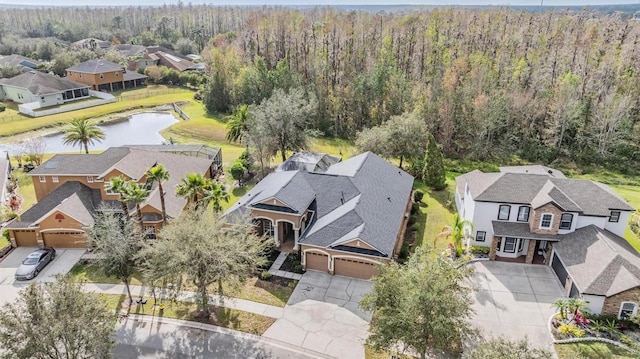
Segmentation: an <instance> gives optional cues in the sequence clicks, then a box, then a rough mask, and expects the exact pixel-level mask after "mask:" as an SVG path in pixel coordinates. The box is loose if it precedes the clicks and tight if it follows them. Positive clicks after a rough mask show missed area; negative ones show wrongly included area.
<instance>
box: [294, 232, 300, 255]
mask: <svg viewBox="0 0 640 359" xmlns="http://www.w3.org/2000/svg"><path fill="white" fill-rule="evenodd" d="M293 236H294V237H293V238H294V242H293V250H296V251H297V250H298V237H299V236H300V228H298V229H295V228H294V229H293Z"/></svg>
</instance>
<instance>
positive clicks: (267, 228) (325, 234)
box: [224, 152, 413, 279]
mask: <svg viewBox="0 0 640 359" xmlns="http://www.w3.org/2000/svg"><path fill="white" fill-rule="evenodd" d="M412 187H413V177H412V176H410V175H409V174H407V173H406V172H404V171H402V170H400V169H398V168H397V167H396V166H394V165H392V164H390V163H388V162H387V161H385V160H383V159H382V158H380V157H378V156H376V155H375V154H373V153H371V152H366V153H362V154H360V155H358V156H355V157H353V158H350V159H348V160H346V161H344V162H340V163H335V164H333V165H331V166H330V167H329V168H328V169H327V170H326V171H324V172H313V171H305V170H294V171H277V172H273V173H271V174H269V175H268V176H267V177H265V178H264V179H263V180H262V181H260V182H259V183H258V184H257V185H256V186H255V187H254V188H253V189H251V190H250V191H249V192H248V193H247V194H246V195H244V196H243V197H242V198H241V199H240V200H239V201H238V202H236V203H234V204H233V206H232V207H231V208H229V209H228V210H227V211H226V212H225V214H224V215H225V216H226V217H228V218H230V219H231V220H233V219H234V218H239V217H240V216H243V215H248V216H250V217H251V218H253V221H254V223H255V225H256V228H257V230H258V232H259V233H260V234H265V235H267V236H270V237H272V238H273V240H274V242H275V245H276V246H277V247H279V248H280V249H281V250H284V251H287V250H293V251H299V252H300V254H301V262H302V265H303V267H304V268H305V269H306V270H318V271H323V272H328V273H330V274H336V275H345V276H350V277H356V278H364V279H369V278H371V277H372V276H374V275H376V274H377V273H378V268H377V266H376V265H377V264H386V263H389V261H391V260H392V259H394V258H396V257H397V255H398V253H399V250H400V247H401V245H402V238H403V236H404V232H405V229H406V226H407V220H408V218H409V211H410V208H411V192H412Z"/></svg>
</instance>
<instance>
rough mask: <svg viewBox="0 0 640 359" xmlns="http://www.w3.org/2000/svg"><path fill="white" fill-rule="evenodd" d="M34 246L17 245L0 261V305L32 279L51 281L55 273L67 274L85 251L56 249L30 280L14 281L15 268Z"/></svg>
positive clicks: (12, 297) (14, 297) (15, 295)
mask: <svg viewBox="0 0 640 359" xmlns="http://www.w3.org/2000/svg"><path fill="white" fill-rule="evenodd" d="M36 249H37V248H36V247H18V248H15V249H14V250H13V251H12V252H11V253H10V254H9V255H8V256H6V257H5V258H4V259H2V261H1V262H0V305H2V304H4V303H8V302H12V301H13V300H15V299H16V298H17V297H18V292H19V291H20V290H21V289H22V288H24V287H26V286H27V285H28V284H29V283H31V282H32V281H37V282H52V281H54V280H55V276H56V274H67V273H68V272H69V270H71V268H72V267H73V266H74V265H75V264H76V263H77V262H78V260H79V259H80V257H82V255H83V254H84V253H85V250H84V249H56V258H55V259H54V260H53V262H51V263H49V264H48V265H47V266H46V267H44V269H43V270H42V272H40V274H38V276H37V277H36V278H35V279H33V280H30V281H16V280H15V278H14V275H15V273H16V269H17V268H18V266H20V263H22V260H23V259H25V258H26V257H27V256H28V255H29V253H31V252H33V251H34V250H36Z"/></svg>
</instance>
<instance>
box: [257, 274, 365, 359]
mask: <svg viewBox="0 0 640 359" xmlns="http://www.w3.org/2000/svg"><path fill="white" fill-rule="evenodd" d="M372 285H373V283H371V282H369V281H366V280H361V279H353V278H347V277H341V276H331V275H329V274H327V273H322V272H316V271H308V272H307V273H305V274H304V275H303V276H302V279H301V280H300V282H299V283H298V286H297V287H296V289H295V290H294V292H293V294H292V295H291V298H289V302H288V303H287V305H286V306H285V308H284V315H283V317H282V318H280V319H278V320H277V321H276V322H275V323H274V324H273V325H272V326H271V327H270V328H269V329H267V331H266V332H265V333H264V334H263V336H265V337H268V338H271V339H275V340H279V341H281V342H284V343H287V344H291V345H295V346H299V347H302V348H306V349H311V350H313V351H316V352H319V353H323V354H325V355H329V356H332V357H335V358H353V359H358V358H364V345H363V344H364V341H365V339H366V338H367V336H368V330H369V321H370V320H371V313H369V312H364V311H362V310H361V309H360V308H359V307H358V302H360V299H361V298H362V295H363V294H364V293H367V292H368V291H369V290H371V287H372Z"/></svg>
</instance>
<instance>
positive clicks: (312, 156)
mask: <svg viewBox="0 0 640 359" xmlns="http://www.w3.org/2000/svg"><path fill="white" fill-rule="evenodd" d="M340 160H341V158H340V157H337V156H331V155H328V154H326V153H316V152H298V153H296V154H294V155H292V156H291V157H289V158H287V160H286V161H284V162H282V164H280V166H278V168H276V171H297V170H302V171H307V172H325V171H326V170H327V169H328V168H329V167H331V166H332V165H334V164H336V163H338V162H340Z"/></svg>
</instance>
